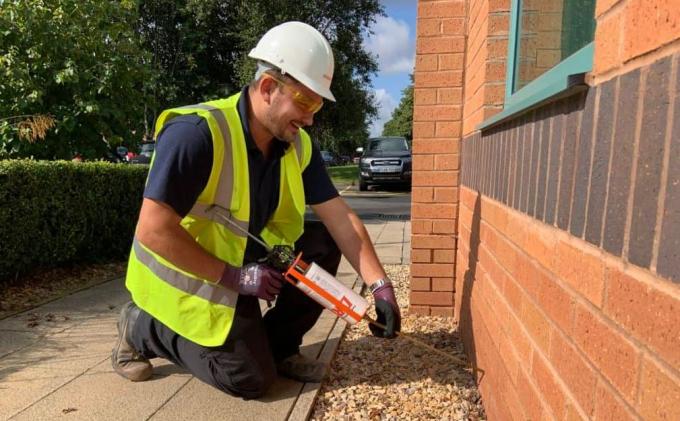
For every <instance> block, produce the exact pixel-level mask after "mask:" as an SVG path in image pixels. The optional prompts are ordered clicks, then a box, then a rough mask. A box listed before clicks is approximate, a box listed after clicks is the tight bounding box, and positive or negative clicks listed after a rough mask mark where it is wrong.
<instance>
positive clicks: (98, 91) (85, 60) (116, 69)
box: [0, 0, 153, 159]
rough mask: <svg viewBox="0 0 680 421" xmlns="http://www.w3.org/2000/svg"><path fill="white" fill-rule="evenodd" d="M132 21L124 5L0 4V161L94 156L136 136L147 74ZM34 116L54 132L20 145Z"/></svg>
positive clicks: (72, 0)
mask: <svg viewBox="0 0 680 421" xmlns="http://www.w3.org/2000/svg"><path fill="white" fill-rule="evenodd" d="M136 16H137V12H136V6H135V4H134V3H133V2H131V1H122V2H108V1H105V2H102V1H97V0H6V1H4V2H1V3H0V28H1V29H0V119H2V120H0V157H4V158H7V157H30V156H32V157H35V158H41V159H55V158H70V157H71V156H73V154H74V153H76V152H79V153H80V154H81V155H83V156H85V157H90V158H98V157H102V156H103V155H105V153H106V151H107V150H108V149H109V148H110V147H111V146H115V145H117V144H120V143H122V142H123V141H124V140H128V139H130V138H132V137H133V136H134V134H135V133H139V131H140V130H139V129H140V128H141V125H142V123H143V120H142V119H141V118H140V116H141V115H142V114H143V107H144V104H145V103H148V101H149V100H150V97H149V96H148V95H147V94H146V89H148V87H149V86H150V85H151V84H153V74H152V72H151V71H150V69H151V68H150V66H148V64H147V62H148V60H149V56H148V54H147V53H146V52H145V51H144V50H143V49H142V48H141V46H140V44H139V36H138V35H137V33H136V31H135V22H136ZM35 115H46V116H49V117H50V118H53V119H54V127H53V128H51V129H50V130H48V131H47V132H46V134H45V138H44V139H43V140H40V139H38V140H36V141H33V142H27V141H24V140H22V139H21V138H20V132H21V127H20V125H19V124H16V123H18V122H20V121H22V120H21V118H22V117H23V116H35ZM13 117H14V119H13ZM23 121H25V120H23Z"/></svg>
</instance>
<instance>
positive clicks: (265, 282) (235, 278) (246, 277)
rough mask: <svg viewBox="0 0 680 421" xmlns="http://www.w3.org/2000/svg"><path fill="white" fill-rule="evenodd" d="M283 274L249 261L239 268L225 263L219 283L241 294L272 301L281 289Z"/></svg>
mask: <svg viewBox="0 0 680 421" xmlns="http://www.w3.org/2000/svg"><path fill="white" fill-rule="evenodd" d="M283 282H284V279H283V275H282V274H281V273H280V272H278V271H277V270H276V269H272V268H270V267H269V266H266V265H262V264H259V263H249V264H247V265H245V266H243V267H241V268H236V267H233V266H230V265H228V264H227V267H226V268H225V269H224V273H222V277H221V278H220V281H219V283H220V285H222V286H225V287H227V288H229V289H232V290H234V291H237V292H238V293H239V294H243V295H254V296H256V297H258V298H262V299H263V300H267V301H272V300H274V298H275V297H276V295H277V294H278V293H279V292H280V291H281V287H282V286H283Z"/></svg>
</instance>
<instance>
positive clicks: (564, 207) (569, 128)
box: [557, 95, 584, 230]
mask: <svg viewBox="0 0 680 421" xmlns="http://www.w3.org/2000/svg"><path fill="white" fill-rule="evenodd" d="M583 101H584V97H583V96H582V95H580V96H578V97H577V98H575V99H574V100H573V101H569V102H568V103H567V108H566V118H565V131H564V140H563V142H564V145H563V147H562V149H563V151H562V169H561V171H560V185H559V195H558V197H559V206H558V209H557V226H558V227H559V228H561V229H563V230H567V229H569V216H570V209H571V197H572V190H573V181H574V167H575V163H576V148H577V147H578V142H579V132H580V126H579V124H580V117H581V114H582V111H580V110H581V108H582V107H583Z"/></svg>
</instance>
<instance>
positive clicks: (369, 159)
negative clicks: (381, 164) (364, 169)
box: [361, 158, 371, 166]
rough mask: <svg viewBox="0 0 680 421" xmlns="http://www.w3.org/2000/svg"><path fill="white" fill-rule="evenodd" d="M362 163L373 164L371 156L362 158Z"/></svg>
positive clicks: (365, 164)
mask: <svg viewBox="0 0 680 421" xmlns="http://www.w3.org/2000/svg"><path fill="white" fill-rule="evenodd" d="M361 165H364V166H369V165H371V158H361Z"/></svg>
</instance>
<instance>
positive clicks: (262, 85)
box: [257, 77, 278, 105]
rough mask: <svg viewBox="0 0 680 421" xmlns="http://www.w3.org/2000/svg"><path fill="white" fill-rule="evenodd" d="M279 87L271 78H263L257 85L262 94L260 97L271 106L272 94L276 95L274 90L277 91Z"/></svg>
mask: <svg viewBox="0 0 680 421" xmlns="http://www.w3.org/2000/svg"><path fill="white" fill-rule="evenodd" d="M277 87H278V86H277V83H276V81H275V80H274V79H272V78H270V77H263V78H262V79H260V82H259V83H258V84H257V89H258V92H259V93H260V96H262V99H263V100H264V102H266V103H267V104H269V105H271V100H272V94H273V93H274V90H276V88H277Z"/></svg>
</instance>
